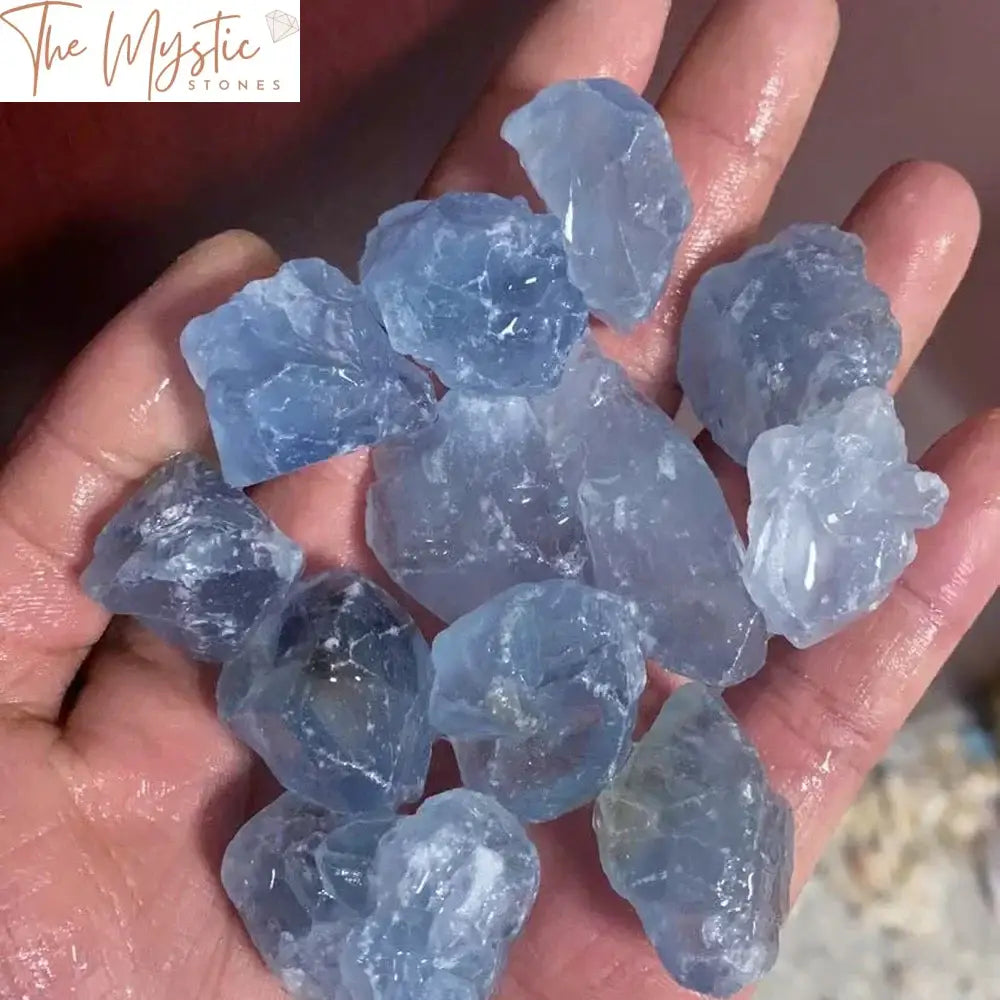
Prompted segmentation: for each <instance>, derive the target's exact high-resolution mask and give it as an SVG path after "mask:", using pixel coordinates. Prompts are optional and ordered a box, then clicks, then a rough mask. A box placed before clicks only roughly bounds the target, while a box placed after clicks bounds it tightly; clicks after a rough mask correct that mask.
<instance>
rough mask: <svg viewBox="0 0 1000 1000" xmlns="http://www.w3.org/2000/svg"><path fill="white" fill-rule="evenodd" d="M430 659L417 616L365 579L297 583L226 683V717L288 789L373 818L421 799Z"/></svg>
mask: <svg viewBox="0 0 1000 1000" xmlns="http://www.w3.org/2000/svg"><path fill="white" fill-rule="evenodd" d="M429 691H430V660H429V653H428V649H427V643H426V642H425V641H424V638H423V636H421V634H420V632H419V630H418V629H417V627H416V625H415V624H414V622H413V619H412V618H411V617H410V616H409V615H408V614H407V613H406V611H404V610H403V609H402V608H401V607H400V606H399V605H398V604H397V603H396V602H395V601H394V600H393V599H392V598H391V597H389V595H388V594H386V593H385V592H384V591H383V590H381V589H380V588H379V587H377V586H376V585H375V584H374V583H372V582H371V581H370V580H366V579H364V578H363V577H360V576H358V575H357V574H354V573H347V572H344V571H335V572H329V573H324V574H322V575H321V576H317V577H313V578H312V579H310V580H306V581H304V582H302V583H300V584H298V585H297V586H296V587H295V588H293V590H292V591H291V593H290V594H289V596H288V600H287V601H286V602H285V603H284V604H283V605H282V606H280V607H276V608H275V609H274V610H272V612H271V613H270V615H269V616H268V618H267V620H266V621H264V622H263V623H262V625H261V626H260V628H259V629H258V630H257V633H256V634H255V635H254V636H253V638H252V639H251V640H250V641H249V642H248V643H247V646H246V648H245V650H244V652H243V654H242V655H241V656H239V657H238V658H236V659H233V660H231V661H230V662H229V663H228V664H226V666H225V668H224V670H223V671H222V674H221V676H220V678H219V689H218V702H219V714H220V716H221V717H222V718H223V720H224V721H226V722H227V723H228V724H229V725H230V726H232V728H233V731H234V732H235V733H236V735H237V736H239V738H240V739H241V740H243V742H244V743H247V744H248V745H249V746H251V747H253V749H254V750H256V751H257V753H259V754H260V756H261V757H263V759H264V761H265V763H266V764H267V765H268V767H270V769H271V771H272V772H273V773H274V776H275V777H276V778H277V779H278V780H279V781H280V782H281V784H282V785H284V787H285V788H288V789H290V790H291V791H293V792H297V793H298V794H300V795H304V796H305V797H306V798H309V799H313V800H314V801H316V802H320V803H322V804H323V805H326V806H328V807H330V808H333V809H341V810H345V811H352V812H364V811H367V810H373V809H380V808H393V807H396V806H399V805H401V804H402V803H404V802H409V801H412V800H413V799H416V798H419V796H420V794H421V793H422V792H423V788H424V779H425V778H426V776H427V767H428V764H429V762H430V749H431V739H432V737H431V732H430V729H429V728H428V722H427V699H428V696H429Z"/></svg>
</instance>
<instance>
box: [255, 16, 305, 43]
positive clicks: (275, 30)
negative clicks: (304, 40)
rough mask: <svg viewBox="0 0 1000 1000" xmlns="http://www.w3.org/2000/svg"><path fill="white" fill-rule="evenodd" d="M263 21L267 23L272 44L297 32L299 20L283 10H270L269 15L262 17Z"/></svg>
mask: <svg viewBox="0 0 1000 1000" xmlns="http://www.w3.org/2000/svg"><path fill="white" fill-rule="evenodd" d="M264 20H266V21H267V30H268V31H270V32H271V41H272V42H280V41H281V40H282V39H283V38H288V36H289V35H294V34H295V32H297V31H298V30H299V19H298V18H297V17H292V15H291V14H286V13H285V12H284V11H283V10H272V11H271V13H270V14H265V15H264Z"/></svg>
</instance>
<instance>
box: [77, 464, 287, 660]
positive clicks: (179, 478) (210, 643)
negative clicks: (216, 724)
mask: <svg viewBox="0 0 1000 1000" xmlns="http://www.w3.org/2000/svg"><path fill="white" fill-rule="evenodd" d="M302 561H303V559H302V551H301V550H300V549H299V547H298V546H297V545H296V544H295V543H294V542H293V541H292V540H291V539H290V538H287V537H286V536H285V535H283V534H282V533H281V532H280V531H279V530H278V529H277V527H275V525H274V524H273V523H272V522H271V520H270V518H268V517H267V515H266V514H264V512H263V511H262V510H260V508H259V507H257V506H256V505H255V504H254V503H253V501H251V500H250V498H249V497H248V496H247V495H246V494H245V493H242V492H241V491H240V490H236V489H233V487H231V486H229V485H228V484H227V483H225V482H224V481H223V479H222V477H221V476H220V475H219V472H218V470H217V469H216V468H214V467H213V466H212V465H210V464H209V463H208V462H206V461H205V460H204V459H203V458H201V457H200V456H198V455H191V454H183V455H175V456H174V457H173V458H171V459H170V460H169V461H167V462H165V463H164V464H163V465H161V466H160V468H158V469H157V470H156V471H155V472H154V473H153V474H152V475H151V476H150V477H149V478H148V479H147V480H146V481H145V482H144V483H143V484H142V486H140V487H139V489H138V491H137V492H136V493H134V494H133V495H132V497H130V499H129V500H127V501H126V502H125V504H124V506H122V507H121V509H120V510H119V511H118V512H117V513H116V514H115V515H114V516H113V517H112V518H111V520H110V521H108V523H107V524H106V525H105V526H104V529H103V531H101V533H100V534H99V535H98V536H97V540H96V541H95V542H94V557H93V559H92V561H91V563H90V565H89V566H88V567H87V568H86V569H85V570H84V572H83V576H82V577H81V581H80V582H81V585H82V586H83V589H84V590H85V591H86V592H87V593H88V594H89V595H90V596H91V597H92V598H94V600H95V601H100V603H101V604H103V605H104V607H106V608H107V609H108V610H109V611H111V612H114V613H115V614H119V615H132V616H133V617H135V618H137V619H138V620H139V621H140V622H142V624H143V625H145V626H146V627H147V628H148V629H150V630H152V631H153V632H155V633H157V635H160V636H162V637H163V638H164V639H166V640H167V641H168V642H171V643H174V644H175V645H177V646H180V647H181V648H182V649H184V650H185V651H186V652H188V653H190V654H191V655H192V656H194V657H195V658H196V659H199V660H225V659H228V658H229V657H231V656H233V655H235V653H236V652H237V651H238V650H239V649H240V647H241V646H242V644H243V642H244V641H245V639H246V637H247V634H248V632H250V631H251V630H252V629H253V627H254V626H255V625H256V624H257V623H258V622H259V621H261V620H262V619H263V618H264V617H266V615H267V614H268V613H269V612H270V610H271V608H272V607H274V606H275V605H279V604H281V602H282V601H283V600H284V597H285V594H286V593H287V591H288V588H289V587H290V586H291V584H292V581H293V580H295V578H296V577H297V576H298V575H299V573H300V572H301V570H302Z"/></svg>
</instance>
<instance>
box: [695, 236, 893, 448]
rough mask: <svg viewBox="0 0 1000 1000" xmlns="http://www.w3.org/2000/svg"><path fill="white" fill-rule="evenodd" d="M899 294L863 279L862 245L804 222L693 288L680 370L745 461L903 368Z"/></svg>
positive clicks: (719, 437)
mask: <svg viewBox="0 0 1000 1000" xmlns="http://www.w3.org/2000/svg"><path fill="white" fill-rule="evenodd" d="M899 352H900V331H899V324H898V323H897V322H896V320H895V319H894V318H893V315H892V312H891V310H890V306H889V299H888V298H887V296H886V295H885V293H884V292H883V291H882V290H881V289H879V288H877V287H876V286H875V285H873V284H872V283H871V282H870V281H869V280H868V279H867V278H866V276H865V253H864V245H863V244H862V242H861V240H860V239H858V237H857V236H854V235H852V234H850V233H845V232H841V231H840V230H839V229H836V228H834V227H833V226H822V225H798V226H792V227H790V228H789V229H786V230H785V231H784V232H783V233H781V234H780V235H779V236H778V237H777V238H776V239H775V240H774V241H773V242H771V243H768V244H766V245H764V246H758V247H754V248H753V249H752V250H750V251H749V252H748V253H746V254H745V255H744V256H743V257H741V258H740V259H739V260H736V261H733V262H732V263H729V264H720V265H719V266H718V267H714V268H712V269H711V270H710V271H708V272H707V273H706V274H705V275H704V276H703V277H702V278H701V280H700V281H699V282H698V284H697V285H696V286H695V289H694V292H693V293H692V295H691V304H690V306H689V307H688V311H687V316H686V317H685V319H684V326H683V330H682V333H681V344H680V357H679V361H678V374H679V377H680V381H681V385H682V386H683V387H684V392H685V394H686V395H687V397H688V398H689V399H690V400H691V404H692V406H693V407H694V411H695V413H697V415H698V417H699V418H700V419H701V421H702V422H703V423H704V424H705V426H706V427H707V428H708V429H709V431H711V433H712V437H713V438H714V439H715V441H716V442H717V443H718V444H719V445H721V447H722V448H724V449H725V450H726V452H727V453H728V454H729V455H730V456H731V457H732V458H733V459H735V460H736V461H737V462H740V463H741V464H743V463H745V462H746V459H747V453H748V452H749V450H750V446H751V445H752V444H753V442H754V441H755V440H756V438H757V436H758V435H759V434H760V433H761V432H762V431H764V430H767V429H768V428H769V427H778V426H780V425H782V424H797V423H800V422H801V421H802V420H804V419H805V418H806V417H808V416H809V415H810V414H812V413H815V412H816V410H818V409H820V408H821V407H823V406H825V405H826V404H828V403H831V402H835V401H839V400H843V399H845V398H846V397H847V396H848V395H849V394H850V393H851V392H852V391H853V390H855V389H857V388H858V387H860V386H864V385H876V386H884V385H885V384H886V382H887V381H888V380H889V377H890V376H891V375H892V372H893V370H894V369H895V367H896V363H897V362H898V361H899Z"/></svg>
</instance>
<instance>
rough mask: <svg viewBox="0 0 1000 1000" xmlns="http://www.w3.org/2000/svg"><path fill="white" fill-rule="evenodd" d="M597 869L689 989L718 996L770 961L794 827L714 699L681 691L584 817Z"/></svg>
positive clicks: (784, 905)
mask: <svg viewBox="0 0 1000 1000" xmlns="http://www.w3.org/2000/svg"><path fill="white" fill-rule="evenodd" d="M594 826H595V829H596V831H597V843H598V848H599V850H600V855H601V864H602V865H603V867H604V870H605V872H607V875H608V878H609V880H610V881H611V884H612V886H613V887H614V889H615V890H616V891H617V892H618V893H619V894H621V895H622V896H624V897H625V898H626V899H627V900H628V901H629V902H630V903H631V904H632V906H634V907H635V909H636V912H637V913H638V914H639V918H640V920H641V921H642V924H643V927H644V929H645V931H646V934H647V935H648V936H649V938H650V940H651V941H652V943H653V945H654V947H655V948H656V951H657V953H658V955H659V956H660V960H661V961H662V962H663V964H664V966H665V967H666V969H667V971H668V972H669V973H670V974H671V975H672V976H673V977H674V979H675V980H676V981H677V982H678V983H680V984H681V985H682V986H684V987H686V988H687V989H690V990H694V991H695V992H697V993H700V994H706V995H708V996H718V997H726V996H731V995H732V994H734V993H736V992H738V991H739V990H740V989H742V988H743V987H745V986H748V985H749V984H751V983H754V982H756V981H757V980H758V979H760V978H761V976H763V975H764V973H766V972H767V971H768V970H769V969H770V968H771V966H772V965H773V964H774V960H775V958H776V957H777V953H778V932H779V929H780V927H781V923H782V921H783V920H784V918H785V916H786V914H787V912H788V894H789V881H790V878H791V872H792V856H793V822H792V814H791V810H790V809H789V807H788V804H787V803H786V802H785V800H784V799H783V798H781V797H780V796H779V795H776V794H775V793H774V792H773V791H772V790H771V788H770V786H769V785H768V782H767V776H766V775H765V773H764V769H763V767H762V765H761V761H760V758H759V757H758V755H757V751H756V750H755V749H754V747H753V746H752V745H751V744H750V743H749V742H748V741H747V739H746V737H745V736H743V734H742V733H741V732H740V729H739V727H738V726H737V724H736V720H735V719H734V718H733V717H732V716H731V715H730V713H729V710H728V709H727V708H726V706H725V703H724V702H723V701H722V699H721V698H719V697H718V696H717V695H716V694H714V693H712V692H710V691H709V690H708V689H706V688H704V687H702V686H701V685H699V684H686V685H684V686H683V687H681V688H680V689H679V690H678V691H677V692H676V693H675V694H674V695H672V696H671V697H670V698H669V699H668V701H667V703H666V705H665V706H664V707H663V709H662V710H661V711H660V714H659V716H658V717H657V719H656V721H655V722H654V723H653V726H652V728H651V729H650V730H649V732H648V733H647V734H646V735H645V736H644V737H643V738H642V739H641V740H640V741H639V742H638V743H637V744H636V746H635V749H634V750H633V752H632V755H631V757H630V758H629V760H628V762H627V763H626V764H625V767H624V768H623V769H622V771H621V773H620V774H619V775H618V777H617V778H616V779H615V780H614V781H613V782H612V783H611V785H610V786H609V787H608V788H607V789H606V790H605V791H604V792H602V793H601V795H600V796H599V797H598V800H597V808H596V810H595V814H594Z"/></svg>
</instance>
